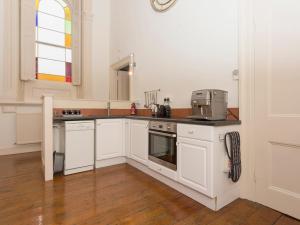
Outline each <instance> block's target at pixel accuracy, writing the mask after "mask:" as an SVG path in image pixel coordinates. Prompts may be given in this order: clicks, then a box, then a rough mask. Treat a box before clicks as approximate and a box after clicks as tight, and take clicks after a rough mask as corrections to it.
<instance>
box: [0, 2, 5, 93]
mask: <svg viewBox="0 0 300 225" xmlns="http://www.w3.org/2000/svg"><path fill="white" fill-rule="evenodd" d="M3 1H4V0H0V96H1V95H3V85H1V84H3V82H4V79H3V74H4V71H3V70H4V68H3V53H4V52H3V44H4V43H3V39H4V29H3V27H4V24H3V20H4V11H3Z"/></svg>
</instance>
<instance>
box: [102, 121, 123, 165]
mask: <svg viewBox="0 0 300 225" xmlns="http://www.w3.org/2000/svg"><path fill="white" fill-rule="evenodd" d="M121 156H125V141H124V120H123V119H103V120H97V121H96V160H104V159H112V158H115V157H121Z"/></svg>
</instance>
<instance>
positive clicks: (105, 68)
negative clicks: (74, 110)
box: [92, 0, 110, 100]
mask: <svg viewBox="0 0 300 225" xmlns="http://www.w3.org/2000/svg"><path fill="white" fill-rule="evenodd" d="M92 32H93V37H92V39H93V41H92V46H93V49H92V80H93V87H92V88H93V97H94V99H97V100H108V98H109V97H108V94H109V66H110V62H109V54H110V47H109V46H110V0H93V31H92Z"/></svg>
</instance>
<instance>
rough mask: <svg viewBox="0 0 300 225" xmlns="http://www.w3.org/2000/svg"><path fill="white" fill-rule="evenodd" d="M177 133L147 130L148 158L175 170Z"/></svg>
mask: <svg viewBox="0 0 300 225" xmlns="http://www.w3.org/2000/svg"><path fill="white" fill-rule="evenodd" d="M176 141H177V135H176V134H171V133H165V132H159V131H153V130H149V160H151V161H153V162H155V163H158V164H160V165H162V166H165V167H167V168H169V169H172V170H175V171H176V170H177V145H176Z"/></svg>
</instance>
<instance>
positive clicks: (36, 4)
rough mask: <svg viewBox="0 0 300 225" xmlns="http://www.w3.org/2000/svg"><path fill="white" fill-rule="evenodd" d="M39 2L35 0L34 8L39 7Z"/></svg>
mask: <svg viewBox="0 0 300 225" xmlns="http://www.w3.org/2000/svg"><path fill="white" fill-rule="evenodd" d="M39 3H40V1H39V0H35V8H36V10H38V9H39Z"/></svg>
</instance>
